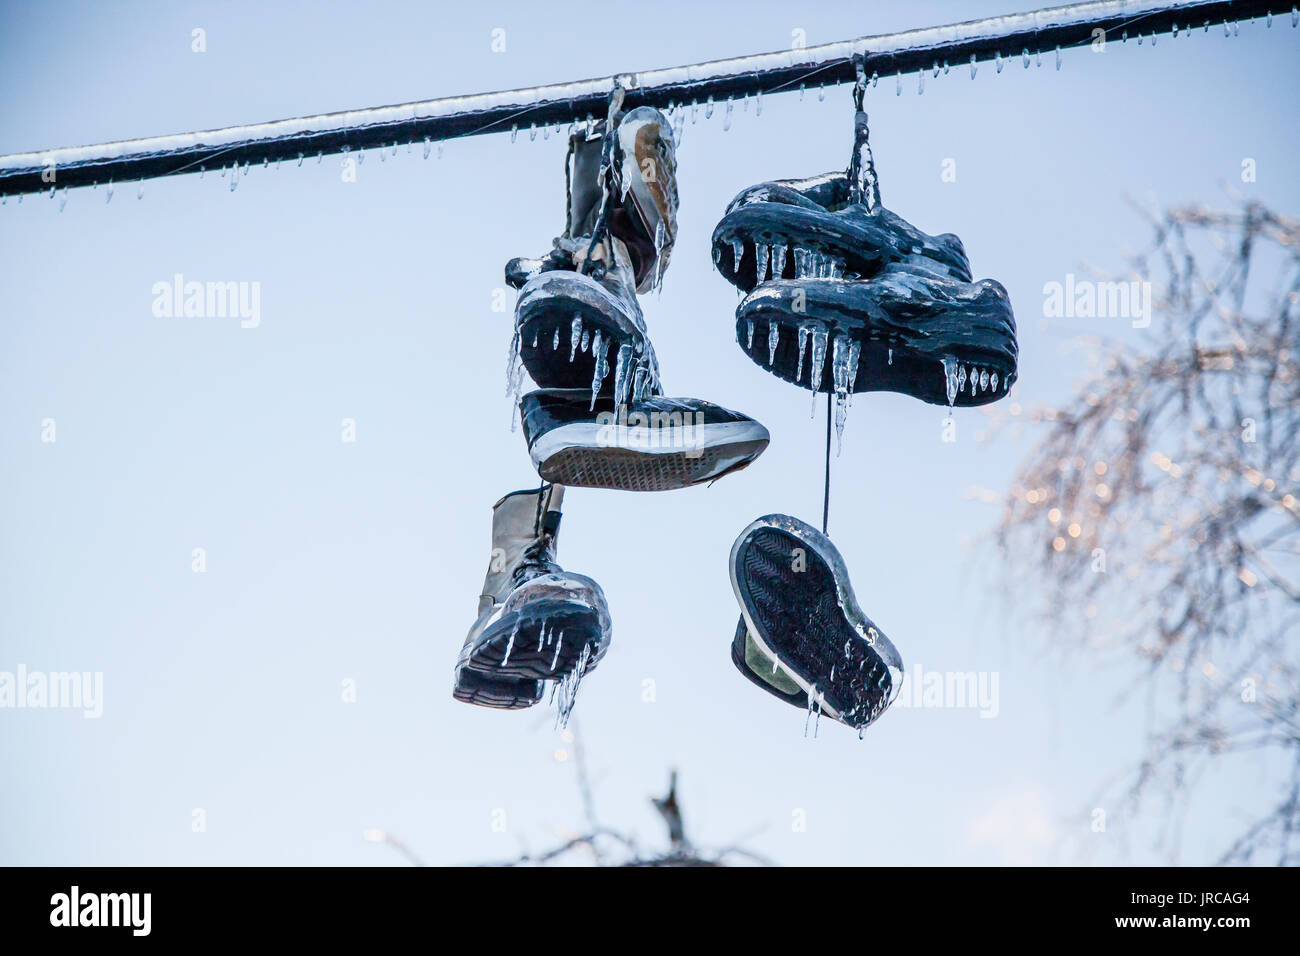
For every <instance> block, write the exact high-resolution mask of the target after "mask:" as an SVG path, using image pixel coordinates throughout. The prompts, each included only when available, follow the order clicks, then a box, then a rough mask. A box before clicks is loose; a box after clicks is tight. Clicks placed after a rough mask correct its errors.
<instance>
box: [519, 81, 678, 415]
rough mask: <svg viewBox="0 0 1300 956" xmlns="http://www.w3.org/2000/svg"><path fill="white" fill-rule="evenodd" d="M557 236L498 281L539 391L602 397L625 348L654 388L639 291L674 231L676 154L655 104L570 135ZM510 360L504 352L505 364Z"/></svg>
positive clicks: (665, 255) (635, 373) (664, 262)
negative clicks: (514, 298) (610, 126)
mask: <svg viewBox="0 0 1300 956" xmlns="http://www.w3.org/2000/svg"><path fill="white" fill-rule="evenodd" d="M566 173H567V178H568V193H569V208H568V216H567V223H566V228H565V233H564V235H563V236H561V237H560V238H558V239H556V240H555V244H554V248H553V249H552V250H551V252H550V253H548V254H547V255H546V256H544V257H542V258H541V259H514V260H511V262H510V263H508V264H507V266H506V282H507V283H508V284H510V285H511V286H513V287H514V288H516V289H520V290H521V292H520V296H519V301H518V303H517V305H516V307H515V341H514V343H513V345H512V349H513V353H514V354H517V355H518V356H519V360H520V361H521V362H522V364H523V366H524V368H526V369H527V370H528V374H529V375H530V376H532V379H533V381H535V382H536V383H537V384H538V385H540V386H541V387H543V388H583V387H588V388H591V389H592V390H593V391H594V392H596V393H598V394H611V393H612V391H613V387H614V382H613V380H612V379H609V378H607V376H608V375H609V372H610V370H611V369H612V367H613V364H614V362H615V360H616V357H619V358H622V357H623V356H621V353H623V352H626V357H625V358H626V362H627V364H628V367H629V369H630V370H631V372H630V374H631V375H632V377H633V378H634V379H644V384H645V388H646V390H648V391H657V390H658V387H659V368H658V363H657V362H656V360H655V355H654V350H653V349H652V348H651V346H650V342H649V340H648V339H647V338H646V330H645V320H644V318H643V317H642V314H641V309H640V306H639V305H638V304H637V301H636V295H637V293H638V292H646V291H649V290H650V289H652V288H654V287H656V286H657V285H658V284H659V282H660V281H661V280H662V278H663V273H664V271H665V270H666V269H667V267H668V260H669V256H670V254H671V252H672V247H673V244H674V242H675V241H676V235H677V160H676V146H675V144H674V140H673V133H672V128H671V126H670V125H669V123H668V120H667V119H666V118H665V117H664V116H663V114H661V113H659V112H658V111H657V110H655V109H652V108H650V107H644V106H643V107H638V108H636V109H634V110H631V111H629V112H627V113H626V114H623V115H622V116H621V117H620V118H619V119H618V120H617V123H616V126H615V128H614V132H613V134H612V135H610V134H609V133H608V131H607V129H606V123H605V122H604V121H599V122H593V123H590V124H585V125H584V126H583V127H582V128H580V129H578V130H575V132H574V133H573V134H572V135H571V136H570V139H569V155H568V158H567V161H566ZM513 362H514V359H513V357H512V368H513Z"/></svg>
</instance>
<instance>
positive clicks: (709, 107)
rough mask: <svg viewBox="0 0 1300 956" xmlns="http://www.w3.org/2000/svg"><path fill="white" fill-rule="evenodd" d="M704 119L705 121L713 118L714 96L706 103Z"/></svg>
mask: <svg viewBox="0 0 1300 956" xmlns="http://www.w3.org/2000/svg"><path fill="white" fill-rule="evenodd" d="M704 118H705V119H712V118H713V97H712V96H710V97H709V98H708V99H707V100H705V102H704Z"/></svg>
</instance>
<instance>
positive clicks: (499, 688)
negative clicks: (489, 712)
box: [451, 667, 542, 710]
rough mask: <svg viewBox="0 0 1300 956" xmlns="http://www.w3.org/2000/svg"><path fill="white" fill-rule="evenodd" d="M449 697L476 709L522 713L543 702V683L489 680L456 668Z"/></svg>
mask: <svg viewBox="0 0 1300 956" xmlns="http://www.w3.org/2000/svg"><path fill="white" fill-rule="evenodd" d="M451 696H452V697H454V698H456V699H457V700H459V701H461V702H463V703H466V704H475V705H477V706H479V707H494V708H496V709H497V710H523V709H524V708H525V707H532V706H533V705H534V704H536V703H538V702H539V701H540V700H541V699H542V682H541V681H537V680H519V679H515V678H508V677H507V678H502V677H498V678H491V677H487V676H485V675H483V674H479V673H477V672H476V671H472V670H470V669H468V668H466V667H458V668H456V684H455V686H454V687H453V688H452V690H451Z"/></svg>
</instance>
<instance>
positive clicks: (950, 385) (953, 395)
mask: <svg viewBox="0 0 1300 956" xmlns="http://www.w3.org/2000/svg"><path fill="white" fill-rule="evenodd" d="M943 387H944V391H945V392H946V393H947V395H948V407H949V408H952V405H953V402H955V401H957V362H956V360H955V359H950V358H945V359H944V360H943Z"/></svg>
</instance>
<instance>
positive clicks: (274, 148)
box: [0, 0, 1297, 196]
mask: <svg viewBox="0 0 1300 956" xmlns="http://www.w3.org/2000/svg"><path fill="white" fill-rule="evenodd" d="M1274 11H1277V12H1279V13H1281V14H1283V15H1289V16H1290V17H1291V22H1292V26H1294V25H1295V23H1296V19H1297V12H1296V7H1295V6H1294V5H1292V4H1288V3H1284V2H1280V0H1183V2H1174V0H1164V2H1160V0H1147V2H1140V0H1096V2H1092V3H1079V4H1073V5H1070V6H1064V7H1053V8H1051V9H1046V10H1038V11H1035V12H1032V13H1018V14H1010V15H1007V16H1002V17H989V18H986V19H983V20H969V21H966V22H964V23H956V24H950V25H947V26H938V27H927V28H924V29H919V30H908V31H904V32H902V33H891V34H885V35H881V36H874V37H862V38H860V39H857V40H845V41H841V42H837V43H826V44H822V45H820V46H810V47H804V48H796V49H791V50H783V51H781V52H778V53H763V54H757V55H754V56H744V57H734V58H732V59H727V60H713V61H711V62H708V63H698V64H694V65H690V66H679V67H672V68H669V69H662V70H651V71H649V72H645V73H624V74H619V75H616V76H608V77H603V78H601V79H594V80H580V81H577V82H573V83H558V84H553V85H551V86H538V87H532V88H530V89H519V90H508V91H503V92H498V93H478V94H474V95H470V96H452V97H445V98H442V99H436V100H423V101H420V102H416V103H404V104H401V105H397V106H381V107H374V108H371V109H361V110H349V111H346V112H339V113H322V114H320V115H317V116H305V117H300V118H297V119H285V120H277V121H274V122H270V123H259V124H256V125H251V126H232V127H228V128H226V129H219V130H207V131H202V132H192V133H178V134H175V135H171V136H155V137H149V138H146V139H134V140H122V141H120V142H116V143H104V144H100V145H96V146H76V147H64V148H59V149H49V150H42V151H37V152H30V153H15V154H12V155H8V156H0V195H10V196H12V195H22V194H27V193H39V192H44V191H48V190H51V189H54V188H68V187H77V186H89V185H93V184H96V183H112V182H117V183H123V182H135V181H137V180H144V179H156V178H159V177H162V176H176V175H180V174H184V173H194V172H199V171H200V170H205V169H217V168H223V167H225V166H233V165H236V164H238V165H240V166H248V165H251V164H260V165H266V164H267V163H272V162H274V163H279V162H282V161H285V160H289V161H293V162H299V163H300V162H302V161H303V160H304V159H306V158H308V157H313V156H315V157H321V156H324V155H326V154H337V153H343V152H348V151H356V150H362V149H371V148H375V147H389V146H396V145H399V144H411V143H423V144H424V149H425V155H426V156H427V155H428V150H429V148H430V144H432V143H435V142H439V141H442V140H449V139H455V138H458V137H462V136H478V135H482V134H485V133H499V132H506V131H510V130H514V129H529V128H533V127H535V128H543V127H550V126H563V125H567V124H570V123H580V122H583V121H584V120H587V119H590V118H592V117H601V116H604V115H605V110H606V105H607V103H608V100H609V96H610V94H611V92H612V91H613V90H614V88H615V86H616V85H617V86H622V87H623V89H624V90H625V91H626V96H625V99H624V106H625V107H626V108H629V109H630V108H632V107H635V106H641V105H649V106H656V107H659V108H661V109H664V108H667V107H670V106H686V105H690V106H695V105H697V104H708V103H709V102H710V101H712V102H714V103H722V102H724V101H728V100H733V99H735V98H737V97H740V98H743V97H747V96H763V95H768V94H773V93H782V92H789V91H791V90H797V89H800V88H803V87H806V86H822V85H833V84H839V83H851V82H853V81H854V80H855V78H856V72H855V66H854V62H853V58H854V57H855V56H859V57H861V58H862V61H863V66H864V68H865V71H866V75H867V76H869V77H877V76H878V77H893V76H900V77H901V76H902V75H903V74H912V73H917V72H920V71H923V70H934V71H935V73H936V74H937V73H938V71H939V70H940V69H943V70H945V71H946V70H948V69H958V68H961V69H965V68H970V69H971V70H972V71H973V70H974V68H975V65H976V64H977V63H980V62H984V61H988V60H996V61H999V69H1001V62H1003V61H1013V60H1015V59H1020V60H1022V61H1023V62H1024V64H1025V65H1026V66H1028V64H1029V58H1030V57H1031V56H1033V57H1035V58H1041V56H1042V54H1043V52H1044V51H1046V52H1047V53H1048V54H1049V55H1051V54H1053V53H1054V54H1055V55H1056V57H1057V66H1058V67H1059V65H1060V62H1059V56H1060V51H1061V50H1063V49H1070V48H1073V47H1081V46H1087V45H1090V44H1093V43H1094V42H1096V41H1097V40H1098V38H1099V37H1100V38H1103V39H1104V40H1105V42H1107V43H1108V44H1109V43H1114V42H1117V41H1118V42H1127V40H1129V39H1130V38H1137V39H1139V40H1140V38H1142V37H1150V38H1151V40H1152V42H1154V41H1155V37H1156V35H1158V34H1172V35H1173V36H1179V35H1180V34H1184V35H1185V34H1186V33H1187V32H1190V31H1191V30H1194V29H1196V30H1202V31H1208V30H1210V29H1216V30H1217V29H1219V28H1220V27H1222V29H1223V30H1224V31H1225V32H1228V31H1229V29H1230V28H1229V24H1230V23H1231V24H1234V27H1233V28H1232V29H1233V32H1235V24H1236V23H1237V22H1238V21H1240V20H1245V19H1252V18H1255V17H1260V16H1264V17H1267V18H1269V19H1270V21H1271V16H1272V13H1273V12H1274ZM1097 31H1102V32H1101V33H1098V32H1097Z"/></svg>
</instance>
